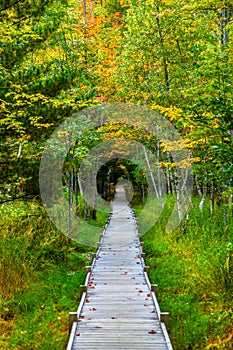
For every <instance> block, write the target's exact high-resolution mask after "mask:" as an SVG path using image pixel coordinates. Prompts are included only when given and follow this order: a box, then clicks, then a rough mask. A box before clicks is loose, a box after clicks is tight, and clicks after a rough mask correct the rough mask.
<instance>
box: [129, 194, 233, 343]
mask: <svg viewBox="0 0 233 350" xmlns="http://www.w3.org/2000/svg"><path fill="white" fill-rule="evenodd" d="M172 201H173V200H172V198H168V200H167V202H166V206H165V210H164V215H163V216H162V217H161V219H160V220H159V222H158V223H157V224H156V225H155V226H154V227H153V228H152V229H151V230H150V231H149V232H148V233H147V234H146V235H144V236H143V237H142V240H143V241H144V247H145V248H144V250H145V253H146V264H147V265H149V266H150V273H149V276H150V280H151V282H152V283H157V284H158V285H159V294H158V300H159V303H160V307H161V309H162V311H169V312H170V317H169V325H168V328H169V333H170V337H171V340H172V343H173V346H174V349H177V350H183V349H198V350H202V349H203V350H204V349H232V336H233V328H232V323H233V322H232V321H233V313H232V311H233V310H232V295H233V255H232V254H233V249H232V245H231V242H233V221H232V218H231V217H230V216H229V217H228V226H227V228H226V230H225V231H224V230H223V208H222V207H218V208H217V209H216V214H215V217H211V214H210V211H209V206H208V202H207V203H206V206H205V208H204V210H203V212H202V213H201V212H200V210H199V208H198V203H199V199H196V198H193V207H192V208H191V209H190V218H189V220H188V221H186V222H185V225H184V230H183V231H182V230H181V228H177V229H176V230H175V231H174V232H172V233H165V227H166V222H167V218H168V216H169V213H170V212H171V208H170V207H171V205H172ZM140 210H141V208H136V212H139V211H140Z"/></svg>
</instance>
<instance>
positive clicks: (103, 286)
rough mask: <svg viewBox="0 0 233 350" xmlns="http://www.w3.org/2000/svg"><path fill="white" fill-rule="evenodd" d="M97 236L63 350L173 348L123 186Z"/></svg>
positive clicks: (165, 349)
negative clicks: (162, 320) (98, 239)
mask: <svg viewBox="0 0 233 350" xmlns="http://www.w3.org/2000/svg"><path fill="white" fill-rule="evenodd" d="M100 238H101V241H100V244H99V249H98V251H97V253H96V254H93V262H92V265H91V266H90V267H87V271H88V276H87V279H86V281H85V285H86V289H85V293H84V294H83V298H82V305H81V306H80V307H79V310H78V311H79V312H78V320H77V322H75V323H74V325H75V326H74V325H73V327H72V333H71V337H70V341H69V345H68V348H67V350H82V349H83V350H99V349H101V350H105V349H108V350H116V349H117V350H121V349H122V350H123V349H124V350H125V349H127V350H133V349H134V350H137V349H140V350H143V349H147V350H150V349H153V350H163V349H164V350H172V347H171V343H170V339H169V336H168V334H167V330H166V327H165V325H164V324H163V323H162V322H160V318H161V312H160V308H159V305H158V302H157V299H156V296H155V293H154V291H155V288H154V286H151V284H150V281H149V279H148V276H147V271H148V267H147V266H145V262H144V259H143V257H144V253H143V252H142V249H143V243H141V242H140V240H139V237H138V230H137V225H136V222H135V218H134V215H133V212H132V210H131V209H130V207H129V206H128V205H127V204H126V200H125V195H124V191H123V189H122V188H118V191H117V198H116V199H115V200H114V202H113V204H112V214H111V217H110V220H109V221H108V224H107V225H106V226H105V229H104V232H103V235H102V236H101V237H100Z"/></svg>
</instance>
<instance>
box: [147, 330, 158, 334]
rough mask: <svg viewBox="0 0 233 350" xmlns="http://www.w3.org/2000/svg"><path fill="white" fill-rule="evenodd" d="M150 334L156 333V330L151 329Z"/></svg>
mask: <svg viewBox="0 0 233 350" xmlns="http://www.w3.org/2000/svg"><path fill="white" fill-rule="evenodd" d="M148 333H149V334H155V333H156V331H154V329H152V330H151V331H149V332H148Z"/></svg>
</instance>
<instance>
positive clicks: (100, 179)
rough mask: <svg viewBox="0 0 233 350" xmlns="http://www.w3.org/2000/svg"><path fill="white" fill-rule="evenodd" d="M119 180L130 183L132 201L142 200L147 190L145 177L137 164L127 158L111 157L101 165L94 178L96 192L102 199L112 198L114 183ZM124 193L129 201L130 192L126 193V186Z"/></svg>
mask: <svg viewBox="0 0 233 350" xmlns="http://www.w3.org/2000/svg"><path fill="white" fill-rule="evenodd" d="M121 180H128V181H129V182H130V183H131V184H132V189H133V196H132V201H133V202H141V201H142V202H143V200H144V199H145V197H146V196H147V191H148V185H147V180H146V177H145V175H144V174H143V171H142V169H141V168H140V167H139V165H137V164H135V163H134V162H132V161H130V160H127V159H122V158H117V159H112V160H110V161H108V162H106V163H105V164H104V165H102V166H101V168H100V169H99V171H98V174H97V179H96V181H97V190H98V193H99V194H100V195H101V197H102V198H103V199H104V200H108V201H109V200H112V199H113V198H114V195H115V188H116V185H117V183H118V182H119V181H121ZM129 191H130V189H129ZM126 194H127V195H128V199H129V201H130V200H131V194H130V193H127V186H126Z"/></svg>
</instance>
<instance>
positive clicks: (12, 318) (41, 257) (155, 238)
mask: <svg viewBox="0 0 233 350" xmlns="http://www.w3.org/2000/svg"><path fill="white" fill-rule="evenodd" d="M198 200H199V199H197V198H193V207H192V208H191V210H190V217H189V220H188V221H187V222H185V227H184V230H183V232H182V231H181V229H180V228H177V229H176V230H175V231H174V232H172V233H164V232H165V230H164V228H165V226H166V221H167V217H168V216H169V212H170V206H171V203H172V199H171V198H168V200H167V202H166V206H165V209H164V212H163V214H164V215H163V216H162V217H161V219H160V220H159V222H158V223H156V225H155V226H154V227H153V228H152V229H151V230H150V231H149V232H148V233H147V234H145V235H144V236H142V237H141V240H142V241H144V250H145V253H146V263H147V265H149V266H150V272H149V275H150V280H151V282H152V283H156V284H158V285H159V293H158V300H159V303H160V306H161V309H162V311H169V312H170V318H169V324H168V329H169V334H170V337H171V341H172V344H173V347H174V350H176V349H177V350H183V349H198V350H204V349H213V350H214V349H226V350H228V349H229V350H230V349H231V345H232V339H233V329H232V323H233V322H232V318H233V316H232V315H233V313H232V292H233V256H232V255H233V245H232V242H233V222H232V221H231V222H228V223H227V226H226V227H225V230H224V229H223V208H222V207H221V206H220V207H217V208H216V213H215V217H211V215H210V210H209V205H208V201H207V202H206V205H205V206H204V209H203V211H202V212H200V211H199V208H198ZM134 208H135V212H136V214H138V213H139V212H140V210H141V206H140V205H138V204H136V205H135V206H134ZM97 217H98V220H97V223H95V224H96V225H98V226H100V227H103V226H104V223H105V221H106V219H107V214H106V213H98V216H97ZM0 222H1V226H0V234H1V247H0V249H1V254H0V256H1V257H0V294H1V298H0V310H1V312H0V348H1V349H3V350H8V349H15V350H31V349H32V348H33V349H35V350H36V349H38V350H39V349H40V350H50V349H51V346H52V349H53V350H61V349H65V347H66V344H67V340H68V313H69V311H75V310H76V309H77V306H78V302H79V299H80V288H79V286H80V284H83V282H84V280H85V275H86V272H85V265H88V264H89V263H90V261H91V252H92V251H93V249H94V248H91V247H88V248H87V247H84V246H80V245H79V244H78V243H76V242H73V241H69V240H68V238H67V237H66V236H64V235H62V234H60V233H59V232H58V231H57V230H56V228H55V227H54V226H53V225H52V224H51V222H50V220H49V219H48V218H47V215H46V213H45V211H44V209H43V208H42V207H40V205H39V204H38V203H37V202H30V203H29V202H18V203H13V204H10V203H9V204H6V205H3V206H2V207H1V209H0Z"/></svg>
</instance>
